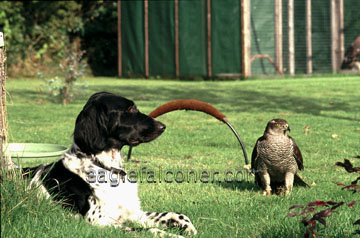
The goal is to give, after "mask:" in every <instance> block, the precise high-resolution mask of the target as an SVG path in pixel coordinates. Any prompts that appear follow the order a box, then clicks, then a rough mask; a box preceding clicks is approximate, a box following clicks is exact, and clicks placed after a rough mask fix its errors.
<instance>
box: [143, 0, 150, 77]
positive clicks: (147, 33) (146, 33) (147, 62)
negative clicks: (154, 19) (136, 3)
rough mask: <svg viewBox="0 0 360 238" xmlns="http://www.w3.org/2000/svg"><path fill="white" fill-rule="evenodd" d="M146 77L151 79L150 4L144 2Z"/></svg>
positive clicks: (146, 0) (146, 1) (145, 0)
mask: <svg viewBox="0 0 360 238" xmlns="http://www.w3.org/2000/svg"><path fill="white" fill-rule="evenodd" d="M144 36H145V77H146V78H148V77H149V2H148V0H144Z"/></svg>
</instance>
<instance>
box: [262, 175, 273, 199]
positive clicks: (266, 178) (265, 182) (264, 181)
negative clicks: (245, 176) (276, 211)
mask: <svg viewBox="0 0 360 238" xmlns="http://www.w3.org/2000/svg"><path fill="white" fill-rule="evenodd" d="M261 180H262V184H263V185H264V187H265V190H264V192H263V193H262V194H263V195H271V187H270V174H269V173H268V172H267V171H264V172H263V174H262V175H261Z"/></svg>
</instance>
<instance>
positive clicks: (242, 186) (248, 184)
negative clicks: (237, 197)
mask: <svg viewBox="0 0 360 238" xmlns="http://www.w3.org/2000/svg"><path fill="white" fill-rule="evenodd" d="M217 185H218V186H220V187H223V188H225V189H231V190H240V191H254V192H256V191H260V190H261V189H260V187H259V186H257V185H256V184H255V183H254V182H253V181H241V182H236V181H233V182H220V183H218V184H217Z"/></svg>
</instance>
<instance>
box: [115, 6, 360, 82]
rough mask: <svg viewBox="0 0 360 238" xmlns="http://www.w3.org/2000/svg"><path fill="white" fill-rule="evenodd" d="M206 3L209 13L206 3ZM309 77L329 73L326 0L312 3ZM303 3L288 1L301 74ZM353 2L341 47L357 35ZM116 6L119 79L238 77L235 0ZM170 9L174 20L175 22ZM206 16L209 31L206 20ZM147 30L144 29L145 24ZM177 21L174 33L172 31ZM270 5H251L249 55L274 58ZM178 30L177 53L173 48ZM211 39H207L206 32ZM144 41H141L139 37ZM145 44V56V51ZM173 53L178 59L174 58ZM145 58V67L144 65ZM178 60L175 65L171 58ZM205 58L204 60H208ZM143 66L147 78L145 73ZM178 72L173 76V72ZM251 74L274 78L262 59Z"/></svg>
mask: <svg viewBox="0 0 360 238" xmlns="http://www.w3.org/2000/svg"><path fill="white" fill-rule="evenodd" d="M209 3H210V12H208V4H209ZM287 3H288V1H287V0H283V1H282V5H283V6H282V11H283V37H282V39H283V71H284V73H288V61H287V58H288V50H287V49H288V39H287V30H288V26H287V20H288V17H287V11H288V9H287ZM311 8H312V11H311V13H312V50H313V51H312V52H313V53H312V55H313V72H314V73H326V72H332V68H331V67H332V66H331V13H330V0H321V1H315V0H313V1H312V4H311ZM305 9H306V1H305V0H304V1H297V0H295V1H294V26H295V27H294V40H295V72H296V73H297V74H303V73H306V34H305V32H306V23H305V22H306V21H305V17H306V13H305V12H306V11H305ZM358 9H360V1H359V0H344V39H345V43H344V47H345V49H346V48H347V46H348V45H349V44H350V43H351V42H352V41H353V40H355V38H356V36H358V35H360V13H359V11H358ZM145 10H146V9H145V4H144V1H124V0H122V1H121V36H122V47H121V48H122V59H121V65H122V75H121V76H122V77H157V76H160V77H209V76H211V77H223V76H235V77H238V76H239V75H241V73H242V45H241V44H242V39H241V37H242V34H241V1H240V0H212V1H210V0H197V1H195V0H194V1H184V0H179V1H175V0H174V1H160V0H159V1H149V2H148V6H147V12H148V17H147V19H145ZM176 10H177V11H178V18H177V19H176V14H175V12H176ZM208 13H210V28H209V21H208V19H209V18H208ZM146 21H147V23H148V29H145V22H146ZM176 21H178V29H176ZM274 27H275V25H274V1H263V0H251V55H255V54H267V55H269V56H270V57H271V58H272V59H274V57H275V56H274ZM176 30H178V36H179V37H178V49H176V40H177V39H176V37H175V36H176V32H175V31H176ZM209 30H210V32H211V34H210V37H208V31H209ZM146 32H147V33H148V39H145V35H146V34H145V33H146ZM146 41H148V52H146V47H145V45H146ZM176 52H178V55H176V54H177V53H176ZM146 54H148V63H147V64H148V66H146V59H145V58H146ZM177 57H178V64H177V63H176V58H177ZM209 59H210V61H209ZM147 67H148V75H146V74H147V72H146V68H147ZM177 67H178V72H179V73H178V75H176V70H177ZM251 68H252V74H253V75H254V74H255V75H256V74H275V73H276V70H275V69H274V66H273V65H271V64H270V63H269V62H268V61H266V60H264V59H257V60H255V61H253V62H252V64H251Z"/></svg>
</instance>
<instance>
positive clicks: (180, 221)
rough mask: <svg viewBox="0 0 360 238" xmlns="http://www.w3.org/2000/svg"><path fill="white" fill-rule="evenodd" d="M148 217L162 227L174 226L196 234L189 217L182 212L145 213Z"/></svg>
mask: <svg viewBox="0 0 360 238" xmlns="http://www.w3.org/2000/svg"><path fill="white" fill-rule="evenodd" d="M146 215H147V216H148V219H149V220H151V221H152V222H154V223H155V224H157V225H160V226H163V227H170V228H171V227H176V228H179V229H180V230H182V231H184V232H187V233H189V234H194V235H196V234H197V230H196V229H195V227H194V225H193V224H192V223H191V221H190V219H189V218H188V217H187V216H185V215H184V214H180V213H175V212H163V213H157V212H153V213H147V214H146Z"/></svg>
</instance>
